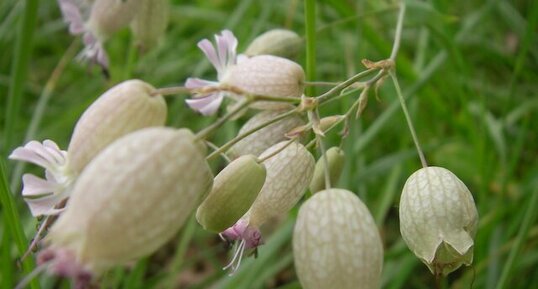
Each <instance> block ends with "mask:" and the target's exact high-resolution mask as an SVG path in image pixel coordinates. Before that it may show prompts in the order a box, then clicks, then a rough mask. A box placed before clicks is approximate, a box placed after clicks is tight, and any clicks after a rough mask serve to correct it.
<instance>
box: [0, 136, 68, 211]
mask: <svg viewBox="0 0 538 289" xmlns="http://www.w3.org/2000/svg"><path fill="white" fill-rule="evenodd" d="M9 158H10V159H12V160H19V161H26V162H29V163H33V164H36V165H38V166H41V167H43V168H44V169H45V179H42V178H39V177H37V176H35V175H32V174H25V175H24V176H23V177H22V181H23V190H22V195H23V197H24V198H25V201H26V203H27V204H28V206H29V207H30V211H31V212H32V215H33V216H40V215H54V214H58V213H60V212H61V211H62V209H61V208H58V207H57V205H58V204H59V203H61V202H62V201H63V200H64V199H66V198H67V197H68V196H69V190H70V187H71V184H72V182H73V179H74V176H73V175H72V174H71V172H70V170H69V169H68V166H67V152H66V151H63V150H60V148H59V147H58V145H57V144H56V143H54V142H53V141H51V140H45V141H43V143H39V142H37V141H30V142H29V143H27V144H26V145H25V146H23V147H18V148H16V149H15V150H14V151H13V152H12V153H11V155H9Z"/></svg>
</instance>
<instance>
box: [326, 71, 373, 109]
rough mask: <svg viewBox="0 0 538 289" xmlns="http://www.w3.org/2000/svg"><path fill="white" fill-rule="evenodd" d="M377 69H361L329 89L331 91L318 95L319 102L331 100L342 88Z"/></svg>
mask: <svg viewBox="0 0 538 289" xmlns="http://www.w3.org/2000/svg"><path fill="white" fill-rule="evenodd" d="M376 70H377V69H376V68H372V69H368V70H365V71H361V72H359V73H357V74H355V75H353V76H352V77H350V78H349V79H347V80H346V81H344V82H342V83H340V84H338V85H337V86H335V87H333V88H332V89H331V90H329V91H327V92H325V93H324V94H322V95H320V96H318V97H317V99H318V102H319V104H320V105H321V104H323V103H324V102H326V101H328V100H330V99H331V98H332V97H334V96H336V95H338V94H339V93H340V92H341V91H342V90H344V89H345V88H347V87H348V86H350V85H352V84H353V83H355V82H357V81H359V79H361V78H363V77H365V76H367V75H369V74H370V73H372V72H374V71H376Z"/></svg>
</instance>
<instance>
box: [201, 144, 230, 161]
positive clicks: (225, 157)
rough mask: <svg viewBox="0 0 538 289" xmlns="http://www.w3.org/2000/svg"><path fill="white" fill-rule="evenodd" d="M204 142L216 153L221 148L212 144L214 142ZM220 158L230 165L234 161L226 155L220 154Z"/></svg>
mask: <svg viewBox="0 0 538 289" xmlns="http://www.w3.org/2000/svg"><path fill="white" fill-rule="evenodd" d="M204 142H205V144H206V145H207V146H208V147H210V148H211V149H212V150H214V151H216V150H218V149H219V147H218V146H217V145H216V144H214V143H212V142H210V141H208V140H205V141H204ZM220 156H221V157H222V158H223V159H224V160H225V161H226V163H228V164H229V163H231V162H232V160H231V159H230V158H229V157H228V156H227V155H226V154H225V153H220Z"/></svg>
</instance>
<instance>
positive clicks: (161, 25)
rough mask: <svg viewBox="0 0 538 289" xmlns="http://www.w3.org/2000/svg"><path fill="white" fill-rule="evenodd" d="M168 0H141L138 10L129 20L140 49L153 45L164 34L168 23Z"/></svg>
mask: <svg viewBox="0 0 538 289" xmlns="http://www.w3.org/2000/svg"><path fill="white" fill-rule="evenodd" d="M169 2H170V1H168V0H141V3H140V8H139V11H138V13H137V14H136V16H135V17H134V19H133V21H132V22H131V30H132V31H133V34H134V36H135V38H136V42H137V45H138V46H139V47H140V48H142V50H146V49H148V48H151V47H153V46H155V45H156V44H157V41H158V40H159V38H161V36H162V35H163V34H164V31H165V30H166V26H167V25H168V16H169V10H170V9H169V6H170V5H169Z"/></svg>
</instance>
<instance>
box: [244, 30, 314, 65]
mask: <svg viewBox="0 0 538 289" xmlns="http://www.w3.org/2000/svg"><path fill="white" fill-rule="evenodd" d="M302 46H303V39H302V38H301V37H300V36H299V35H298V34H297V33H295V32H293V31H291V30H286V29H272V30H269V31H267V32H265V33H263V34H261V35H259V36H258V37H256V38H255V39H254V40H253V41H252V42H251V43H250V44H249V46H248V47H247V49H246V50H245V53H244V54H245V55H247V56H256V55H265V54H269V55H274V56H280V57H284V58H288V59H294V58H296V57H297V55H298V54H299V52H300V51H301V49H302Z"/></svg>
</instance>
